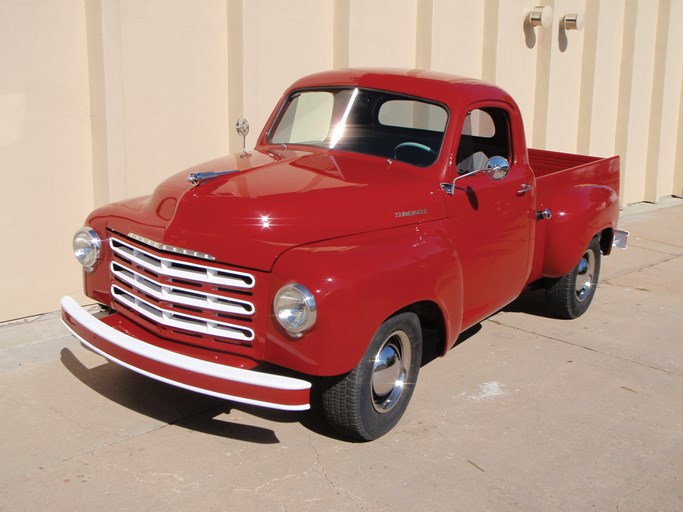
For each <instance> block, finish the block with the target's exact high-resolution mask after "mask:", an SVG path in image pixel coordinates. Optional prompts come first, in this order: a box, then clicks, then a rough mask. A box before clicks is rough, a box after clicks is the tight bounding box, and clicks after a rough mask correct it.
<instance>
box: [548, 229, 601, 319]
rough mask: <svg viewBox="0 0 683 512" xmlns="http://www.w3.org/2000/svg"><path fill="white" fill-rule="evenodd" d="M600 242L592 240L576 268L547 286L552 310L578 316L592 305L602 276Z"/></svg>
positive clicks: (568, 315) (565, 316)
mask: <svg viewBox="0 0 683 512" xmlns="http://www.w3.org/2000/svg"><path fill="white" fill-rule="evenodd" d="M600 255H601V253H600V243H599V241H598V239H597V237H596V238H593V240H591V243H590V244H588V247H587V248H586V250H585V251H584V253H583V255H582V256H581V259H580V260H579V263H578V264H577V265H576V267H574V269H573V270H572V271H571V272H569V273H568V274H565V275H564V276H562V277H561V278H559V279H556V280H554V281H552V283H551V284H550V285H549V286H548V287H546V290H545V298H546V302H547V304H548V306H549V308H550V310H551V311H552V312H553V313H555V314H556V315H557V316H559V317H560V318H567V319H572V318H577V317H579V316H581V315H583V314H584V313H585V312H586V310H587V309H588V306H590V303H591V301H592V300H593V297H594V296H595V289H596V287H597V285H598V278H599V277H600Z"/></svg>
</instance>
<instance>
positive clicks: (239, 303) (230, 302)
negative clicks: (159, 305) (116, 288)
mask: <svg viewBox="0 0 683 512" xmlns="http://www.w3.org/2000/svg"><path fill="white" fill-rule="evenodd" d="M110 270H111V274H112V275H113V276H115V277H116V278H117V279H120V280H121V281H123V282H124V283H127V284H129V285H130V286H132V287H133V288H135V289H139V290H142V291H143V292H145V293H146V294H148V295H151V296H152V297H154V298H155V299H158V300H163V301H166V302H174V303H177V304H183V305H185V306H193V307H196V308H202V309H210V310H213V311H222V312H224V313H233V314H236V315H253V314H254V312H255V308H254V305H253V304H252V303H251V302H248V301H245V300H239V299H233V298H229V297H223V296H221V295H215V294H212V293H206V292H203V291H199V290H192V289H189V288H183V287H180V286H171V285H167V284H162V283H159V282H158V281H155V280H154V279H151V278H149V277H146V276H143V275H142V274H140V273H138V272H135V271H134V270H132V269H130V268H128V267H126V266H124V265H121V264H120V263H118V262H116V261H112V262H111V265H110Z"/></svg>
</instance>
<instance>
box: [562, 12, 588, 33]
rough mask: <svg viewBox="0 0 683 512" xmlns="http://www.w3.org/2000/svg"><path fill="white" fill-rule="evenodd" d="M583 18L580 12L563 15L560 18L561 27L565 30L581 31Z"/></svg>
mask: <svg viewBox="0 0 683 512" xmlns="http://www.w3.org/2000/svg"><path fill="white" fill-rule="evenodd" d="M584 22H585V17H584V15H583V12H582V11H579V12H577V13H574V14H565V15H564V18H562V26H563V27H564V29H565V30H582V29H583V24H584Z"/></svg>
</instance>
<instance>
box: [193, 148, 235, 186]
mask: <svg viewBox="0 0 683 512" xmlns="http://www.w3.org/2000/svg"><path fill="white" fill-rule="evenodd" d="M244 153H246V151H243V154H244ZM236 172H239V170H238V169H231V170H229V171H215V172H191V173H190V174H189V176H188V177H187V181H189V182H190V183H192V184H193V185H201V184H202V183H204V182H205V181H207V180H211V179H213V178H217V177H218V176H223V175H224V174H233V173H236Z"/></svg>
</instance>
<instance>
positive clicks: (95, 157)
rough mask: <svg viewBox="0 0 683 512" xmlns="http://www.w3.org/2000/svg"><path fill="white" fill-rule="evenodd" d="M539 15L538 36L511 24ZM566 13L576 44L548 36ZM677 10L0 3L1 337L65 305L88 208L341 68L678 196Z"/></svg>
mask: <svg viewBox="0 0 683 512" xmlns="http://www.w3.org/2000/svg"><path fill="white" fill-rule="evenodd" d="M536 3H538V4H545V5H549V6H551V7H552V8H553V12H554V15H553V23H552V26H551V27H548V28H535V29H531V28H529V27H528V26H526V25H525V24H524V19H525V15H526V12H527V11H528V9H530V8H531V7H533V6H534V5H535V4H536ZM576 11H583V12H585V15H586V24H585V28H584V30H582V31H564V30H562V29H561V28H560V19H561V18H562V17H563V16H564V14H566V13H571V12H576ZM682 17H683V0H660V1H654V0H538V1H537V2H534V1H523V0H479V1H472V0H289V1H288V2H281V1H277V0H249V1H242V0H201V1H190V0H42V1H41V0H32V1H30V2H29V1H26V0H0V66H1V67H0V69H2V70H3V72H2V73H1V74H0V169H2V173H3V174H2V178H3V179H2V192H3V194H2V195H3V200H2V202H1V203H0V205H1V206H0V234H1V235H2V240H3V243H2V248H3V249H2V251H0V282H1V283H2V285H1V286H2V291H3V293H2V295H1V296H0V297H1V298H0V321H2V320H7V319H12V318H17V317H22V316H27V315H32V314H37V313H41V312H45V311H52V310H55V309H57V308H58V299H59V297H60V296H61V295H62V294H73V295H76V296H78V297H79V298H80V299H81V300H85V298H84V297H83V296H82V295H80V286H81V285H80V279H81V278H80V270H79V267H78V265H77V264H76V263H75V260H73V257H72V256H71V249H70V244H71V236H72V234H73V232H74V231H75V230H76V229H77V228H78V227H80V226H81V223H82V222H83V218H84V217H85V216H86V215H87V213H88V212H89V211H90V210H91V209H92V208H93V207H94V206H97V205H100V204H104V203H106V202H108V201H113V200H119V199H123V198H126V197H132V196H136V195H140V194H146V193H149V192H150V191H151V190H152V188H153V187H154V185H155V184H156V183H158V182H159V181H160V180H162V179H163V178H164V177H166V176H168V175H169V174H171V173H173V172H176V171H178V170H182V169H184V168H187V167H189V166H191V165H192V164H194V163H198V162H201V161H204V160H208V159H211V158H214V157H216V156H219V155H222V154H225V153H226V152H228V151H237V150H239V148H240V147H241V140H240V138H239V137H238V136H237V135H236V134H235V133H234V131H233V129H232V127H233V124H234V121H235V119H236V118H237V117H239V116H241V115H245V116H246V117H248V118H249V120H250V122H251V126H252V134H250V135H249V138H248V143H253V141H254V140H255V138H256V136H257V133H258V132H259V131H260V129H261V127H262V125H263V123H264V122H265V120H266V118H267V116H268V114H269V113H270V110H271V108H272V106H273V105H274V103H275V102H276V100H277V99H278V97H279V96H280V94H281V93H282V91H283V90H284V88H285V87H286V86H287V85H289V84H290V83H291V82H292V81H293V80H295V79H296V78H298V77H299V76H301V75H304V74H307V73H311V72H315V71H319V70H323V69H329V68H332V67H346V66H382V67H420V68H428V69H435V70H441V71H446V72H452V73H458V74H463V75H467V76H473V77H478V78H484V79H486V80H489V81H493V82H496V83H497V84H499V85H501V86H502V87H504V88H505V89H507V90H508V91H509V92H510V93H511V94H512V95H513V96H514V97H515V98H516V99H517V101H518V103H519V104H520V107H521V108H522V110H523V114H524V118H525V121H526V132H527V139H528V141H529V143H530V145H532V146H536V147H545V148H548V149H556V150H561V151H576V152H584V153H590V154H595V155H611V154H620V155H621V156H622V169H623V173H622V181H623V189H622V203H623V204H628V203H633V202H638V201H656V200H658V198H660V197H663V196H668V195H681V194H683V87H682V81H683V77H682V75H683V52H681V48H683V31H681V30H680V29H678V27H677V26H676V25H675V23H676V20H680V19H681V18H682Z"/></svg>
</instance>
